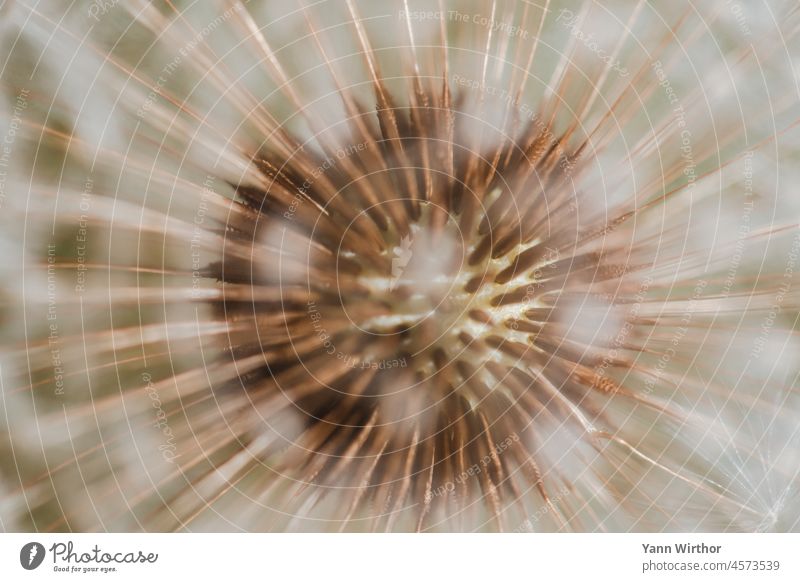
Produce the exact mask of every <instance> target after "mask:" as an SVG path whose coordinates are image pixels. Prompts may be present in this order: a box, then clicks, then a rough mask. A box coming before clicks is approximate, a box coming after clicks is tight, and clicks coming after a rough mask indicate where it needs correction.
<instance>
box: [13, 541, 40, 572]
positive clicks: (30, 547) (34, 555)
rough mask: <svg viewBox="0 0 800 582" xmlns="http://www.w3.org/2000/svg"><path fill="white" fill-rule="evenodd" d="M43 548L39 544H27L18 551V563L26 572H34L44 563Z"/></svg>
mask: <svg viewBox="0 0 800 582" xmlns="http://www.w3.org/2000/svg"><path fill="white" fill-rule="evenodd" d="M44 554H45V552H44V546H43V545H42V544H40V543H39V542H28V543H27V544H25V545H24V546H22V549H21V550H20V551H19V563H20V564H22V567H23V568H25V569H26V570H35V569H36V568H38V567H39V566H41V565H42V562H43V561H44Z"/></svg>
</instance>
